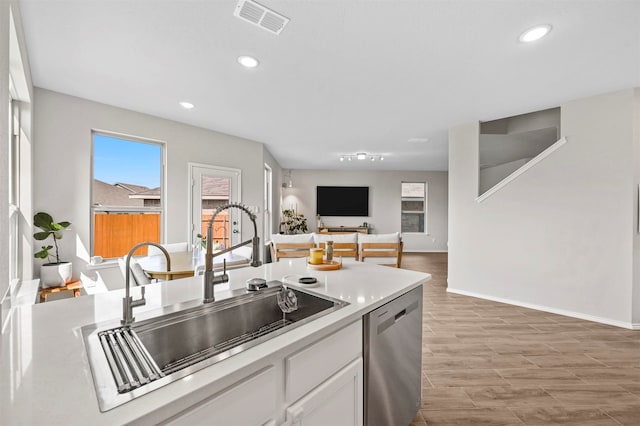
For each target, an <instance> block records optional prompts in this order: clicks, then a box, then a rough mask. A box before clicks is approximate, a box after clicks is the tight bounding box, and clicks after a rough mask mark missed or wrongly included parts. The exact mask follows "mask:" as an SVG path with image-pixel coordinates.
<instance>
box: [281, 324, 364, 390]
mask: <svg viewBox="0 0 640 426" xmlns="http://www.w3.org/2000/svg"><path fill="white" fill-rule="evenodd" d="M361 355H362V321H356V322H354V323H352V324H350V325H348V326H346V327H345V328H343V329H341V330H338V331H336V332H335V333H334V334H332V335H330V336H328V337H325V338H324V339H322V340H320V341H319V342H316V343H314V344H312V345H311V346H308V347H306V348H305V349H303V350H301V351H300V352H298V353H296V354H294V355H292V356H290V357H288V358H287V359H286V361H285V365H286V381H285V391H286V393H285V395H286V396H285V399H286V401H287V403H291V402H293V401H296V400H297V399H299V398H300V397H301V396H302V395H304V394H306V393H307V392H309V391H310V390H311V389H313V388H315V387H316V386H318V385H319V384H320V383H322V382H323V381H325V380H326V379H327V378H328V377H330V376H331V375H333V374H335V373H336V372H337V371H339V370H340V369H341V368H342V367H344V366H345V365H347V364H348V363H349V362H351V361H353V360H354V359H356V358H358V357H360V356H361Z"/></svg>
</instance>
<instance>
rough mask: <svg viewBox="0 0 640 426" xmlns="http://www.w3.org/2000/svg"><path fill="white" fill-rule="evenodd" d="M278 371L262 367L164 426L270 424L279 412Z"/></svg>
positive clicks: (247, 425) (248, 425)
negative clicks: (277, 410) (262, 368)
mask: <svg viewBox="0 0 640 426" xmlns="http://www.w3.org/2000/svg"><path fill="white" fill-rule="evenodd" d="M277 383H278V381H277V377H276V370H275V368H273V367H270V368H267V369H266V370H262V371H261V372H259V373H257V374H255V375H253V376H250V377H248V378H246V379H245V380H243V381H242V382H240V383H238V384H236V385H234V386H232V387H231V388H229V389H226V390H224V391H222V392H220V393H217V394H216V395H213V396H212V397H210V398H207V399H205V400H204V401H202V402H200V403H199V404H196V405H194V406H192V407H190V408H187V409H186V410H184V411H182V412H181V413H179V414H177V415H176V416H174V417H172V418H171V419H169V420H168V421H166V422H164V423H162V424H163V425H171V426H193V425H204V424H216V425H237V426H245V425H246V426H255V425H263V424H269V423H268V422H272V421H273V419H274V417H275V413H276V393H277Z"/></svg>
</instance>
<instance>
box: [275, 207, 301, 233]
mask: <svg viewBox="0 0 640 426" xmlns="http://www.w3.org/2000/svg"><path fill="white" fill-rule="evenodd" d="M282 218H283V221H282V222H280V225H281V226H284V228H285V233H287V234H298V233H304V232H307V230H308V228H307V218H306V217H304V215H303V214H302V213H296V212H295V211H294V210H291V209H290V210H283V211H282Z"/></svg>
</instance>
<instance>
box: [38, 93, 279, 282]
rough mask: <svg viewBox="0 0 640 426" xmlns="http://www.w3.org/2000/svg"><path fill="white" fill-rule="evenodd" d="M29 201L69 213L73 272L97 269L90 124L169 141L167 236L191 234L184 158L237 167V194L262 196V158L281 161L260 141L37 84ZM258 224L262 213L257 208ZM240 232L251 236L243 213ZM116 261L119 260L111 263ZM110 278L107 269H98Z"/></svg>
mask: <svg viewBox="0 0 640 426" xmlns="http://www.w3.org/2000/svg"><path fill="white" fill-rule="evenodd" d="M34 120H35V135H34V137H35V147H36V151H35V174H34V200H35V201H34V209H35V210H36V211H40V210H43V211H47V212H49V213H51V214H52V216H53V217H54V219H57V220H68V221H70V222H71V223H72V230H71V231H66V232H65V236H64V238H63V240H61V243H62V245H61V252H62V254H63V257H65V258H71V260H72V261H73V262H74V277H79V276H80V274H81V273H86V274H88V276H89V277H90V278H92V279H95V278H96V273H95V272H93V271H88V270H87V268H86V265H87V262H88V259H89V252H90V230H91V226H90V225H91V213H90V201H91V200H90V188H91V164H92V158H91V149H92V141H91V130H92V129H99V130H106V131H111V132H116V133H121V134H126V135H133V136H139V137H143V138H151V139H156V140H160V141H164V142H165V143H166V153H167V154H166V156H167V168H166V200H165V205H166V216H165V223H166V233H165V242H167V243H172V242H180V241H189V239H190V236H189V234H188V226H189V225H188V224H189V217H188V216H189V213H188V212H189V205H188V192H189V189H188V188H189V184H188V166H187V165H188V163H189V162H196V163H204V164H211V165H217V166H224V167H232V168H238V169H241V170H242V201H243V202H244V203H245V204H247V205H250V206H262V204H263V195H262V194H263V179H264V174H263V170H264V163H265V162H268V163H271V164H270V165H271V166H272V167H273V168H279V166H278V164H277V163H275V160H273V158H272V157H271V156H270V155H265V153H266V150H265V148H264V146H263V145H262V144H261V143H258V142H253V141H249V140H246V139H241V138H238V137H234V136H229V135H225V134H222V133H218V132H214V131H210V130H206V129H202V128H198V127H194V126H189V125H186V124H181V123H178V122H174V121H170V120H165V119H161V118H158V117H153V116H150V115H146V114H141V113H137V112H134V111H129V110H125V109H121V108H116V107H112V106H108V105H104V104H99V103H96V102H92V101H88V100H85V99H80V98H76V97H72V96H67V95H63V94H60V93H55V92H51V91H48V90H44V89H36V92H35V112H34ZM258 216H259V217H258V230H259V232H262V229H263V228H262V216H261V215H258ZM242 224H243V226H242V233H243V238H244V239H248V238H250V237H251V236H253V227H252V225H251V222H250V221H249V220H248V219H247V218H246V217H243V223H242ZM115 269H117V268H115ZM102 274H103V276H104V277H105V279H107V277H108V279H107V281H109V280H110V279H112V278H113V275H114V274H115V275H116V276H117V274H118V272H117V271H116V272H114V273H113V274H111V275H109V274H108V273H104V272H102Z"/></svg>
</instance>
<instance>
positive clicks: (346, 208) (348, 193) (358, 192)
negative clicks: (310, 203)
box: [316, 186, 369, 216]
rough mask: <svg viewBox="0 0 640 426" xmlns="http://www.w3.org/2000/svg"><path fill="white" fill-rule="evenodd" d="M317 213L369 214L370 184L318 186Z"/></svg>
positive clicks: (329, 214) (331, 214)
mask: <svg viewBox="0 0 640 426" xmlns="http://www.w3.org/2000/svg"><path fill="white" fill-rule="evenodd" d="M316 214H319V215H320V216H369V187H368V186H317V187H316Z"/></svg>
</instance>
